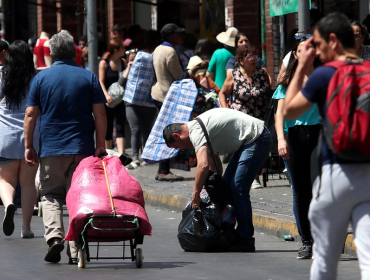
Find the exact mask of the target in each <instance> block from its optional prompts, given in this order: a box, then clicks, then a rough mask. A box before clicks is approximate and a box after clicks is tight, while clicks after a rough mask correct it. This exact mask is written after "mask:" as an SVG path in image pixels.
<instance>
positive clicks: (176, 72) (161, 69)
mask: <svg viewBox="0 0 370 280" xmlns="http://www.w3.org/2000/svg"><path fill="white" fill-rule="evenodd" d="M184 32H185V29H184V28H180V27H178V26H177V25H176V24H174V23H168V24H166V25H165V26H163V28H162V29H161V37H162V39H163V43H162V44H161V45H159V46H158V47H157V48H156V49H155V50H154V52H153V66H154V70H155V75H156V79H157V82H156V83H155V84H154V86H153V87H152V92H151V95H152V98H153V100H154V104H155V105H156V107H157V108H158V110H160V109H161V107H162V104H163V102H164V100H165V98H166V95H167V92H168V90H169V89H170V87H171V84H172V83H173V82H174V81H177V80H181V79H186V78H189V77H193V76H194V74H195V73H196V72H197V71H198V70H200V69H204V68H205V67H207V66H208V63H207V62H204V61H203V62H202V63H200V64H199V65H195V66H194V67H193V68H192V69H189V70H186V71H184V67H183V66H182V65H181V61H180V58H179V56H178V54H177V53H176V51H175V46H179V45H182V43H183V33H184ZM155 179H156V180H158V181H181V180H183V179H184V178H183V177H181V176H178V175H175V174H172V173H171V172H170V160H169V159H167V160H162V161H160V162H159V167H158V172H157V174H156V175H155Z"/></svg>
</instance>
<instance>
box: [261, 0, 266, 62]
mask: <svg viewBox="0 0 370 280" xmlns="http://www.w3.org/2000/svg"><path fill="white" fill-rule="evenodd" d="M265 16H266V11H265V0H261V46H262V59H263V60H264V61H265V62H267V61H266V23H265Z"/></svg>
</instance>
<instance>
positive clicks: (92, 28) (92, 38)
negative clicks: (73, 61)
mask: <svg viewBox="0 0 370 280" xmlns="http://www.w3.org/2000/svg"><path fill="white" fill-rule="evenodd" d="M86 10H87V17H86V18H87V43H88V46H89V53H88V55H89V57H88V60H89V70H90V71H91V72H93V73H94V74H95V75H98V31H97V27H96V0H86Z"/></svg>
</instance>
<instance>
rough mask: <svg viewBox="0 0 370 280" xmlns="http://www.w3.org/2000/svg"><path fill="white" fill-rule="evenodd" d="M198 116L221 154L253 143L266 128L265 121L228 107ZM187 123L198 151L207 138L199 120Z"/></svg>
mask: <svg viewBox="0 0 370 280" xmlns="http://www.w3.org/2000/svg"><path fill="white" fill-rule="evenodd" d="M198 118H200V119H201V120H202V121H203V123H204V125H205V127H206V129H207V132H208V135H209V138H210V139H211V144H212V147H213V150H214V152H215V153H220V154H228V153H234V152H236V151H237V150H238V149H239V148H240V147H241V146H242V145H246V144H250V143H252V142H253V141H255V140H256V139H257V138H258V137H259V136H260V135H261V134H262V132H263V130H264V128H265V125H264V122H263V121H261V120H259V119H256V118H253V117H251V116H249V115H247V114H245V113H242V112H240V111H236V110H232V109H228V108H216V109H212V110H208V111H206V112H205V113H203V114H201V115H199V117H198ZM187 125H188V128H189V138H190V141H191V143H192V144H193V146H194V149H195V152H198V150H199V149H200V148H201V147H202V146H203V145H204V144H205V143H207V140H206V138H205V136H204V133H203V131H202V128H201V126H200V124H199V123H198V122H197V121H195V120H193V121H190V122H188V123H187Z"/></svg>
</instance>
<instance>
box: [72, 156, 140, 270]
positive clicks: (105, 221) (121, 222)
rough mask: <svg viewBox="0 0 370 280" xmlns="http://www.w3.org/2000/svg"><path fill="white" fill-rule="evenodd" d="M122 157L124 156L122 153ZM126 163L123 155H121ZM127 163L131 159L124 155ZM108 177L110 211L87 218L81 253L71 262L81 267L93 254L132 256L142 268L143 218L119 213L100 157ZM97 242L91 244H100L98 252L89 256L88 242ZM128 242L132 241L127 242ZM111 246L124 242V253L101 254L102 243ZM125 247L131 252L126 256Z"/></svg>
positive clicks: (82, 235) (78, 243)
mask: <svg viewBox="0 0 370 280" xmlns="http://www.w3.org/2000/svg"><path fill="white" fill-rule="evenodd" d="M121 157H122V156H121ZM120 160H121V162H122V163H123V161H122V160H123V159H122V158H120ZM125 161H126V162H125V163H124V164H127V162H130V161H129V160H127V159H125ZM101 162H102V165H103V169H104V174H105V179H106V183H107V188H108V193H109V198H110V202H111V208H112V209H111V213H112V214H111V215H93V216H89V217H88V218H87V219H86V222H85V226H84V229H83V231H82V233H81V235H80V238H79V241H78V242H77V248H78V255H77V258H70V260H69V261H70V263H77V266H78V267H80V268H84V267H86V262H90V260H91V258H93V259H96V260H99V259H122V260H125V259H131V261H135V264H136V267H137V268H141V267H142V266H143V259H144V257H143V251H142V249H141V248H136V247H137V245H138V244H143V240H144V236H143V235H141V234H140V233H139V232H140V221H139V218H138V217H136V216H135V215H119V214H117V213H116V209H115V206H114V202H113V198H112V194H111V190H110V185H109V180H108V175H107V170H106V166H105V163H104V161H103V160H101ZM90 242H94V243H97V244H96V245H90V246H95V247H97V250H96V256H95V257H91V256H90V250H89V243H90ZM102 242H108V243H109V242H115V243H117V242H122V245H117V244H112V245H106V244H104V245H102V244H101V243H102ZM126 242H128V243H129V244H128V245H126ZM111 246H122V256H121V257H101V256H99V249H100V247H111ZM126 247H130V256H128V257H126V256H125V249H126Z"/></svg>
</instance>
